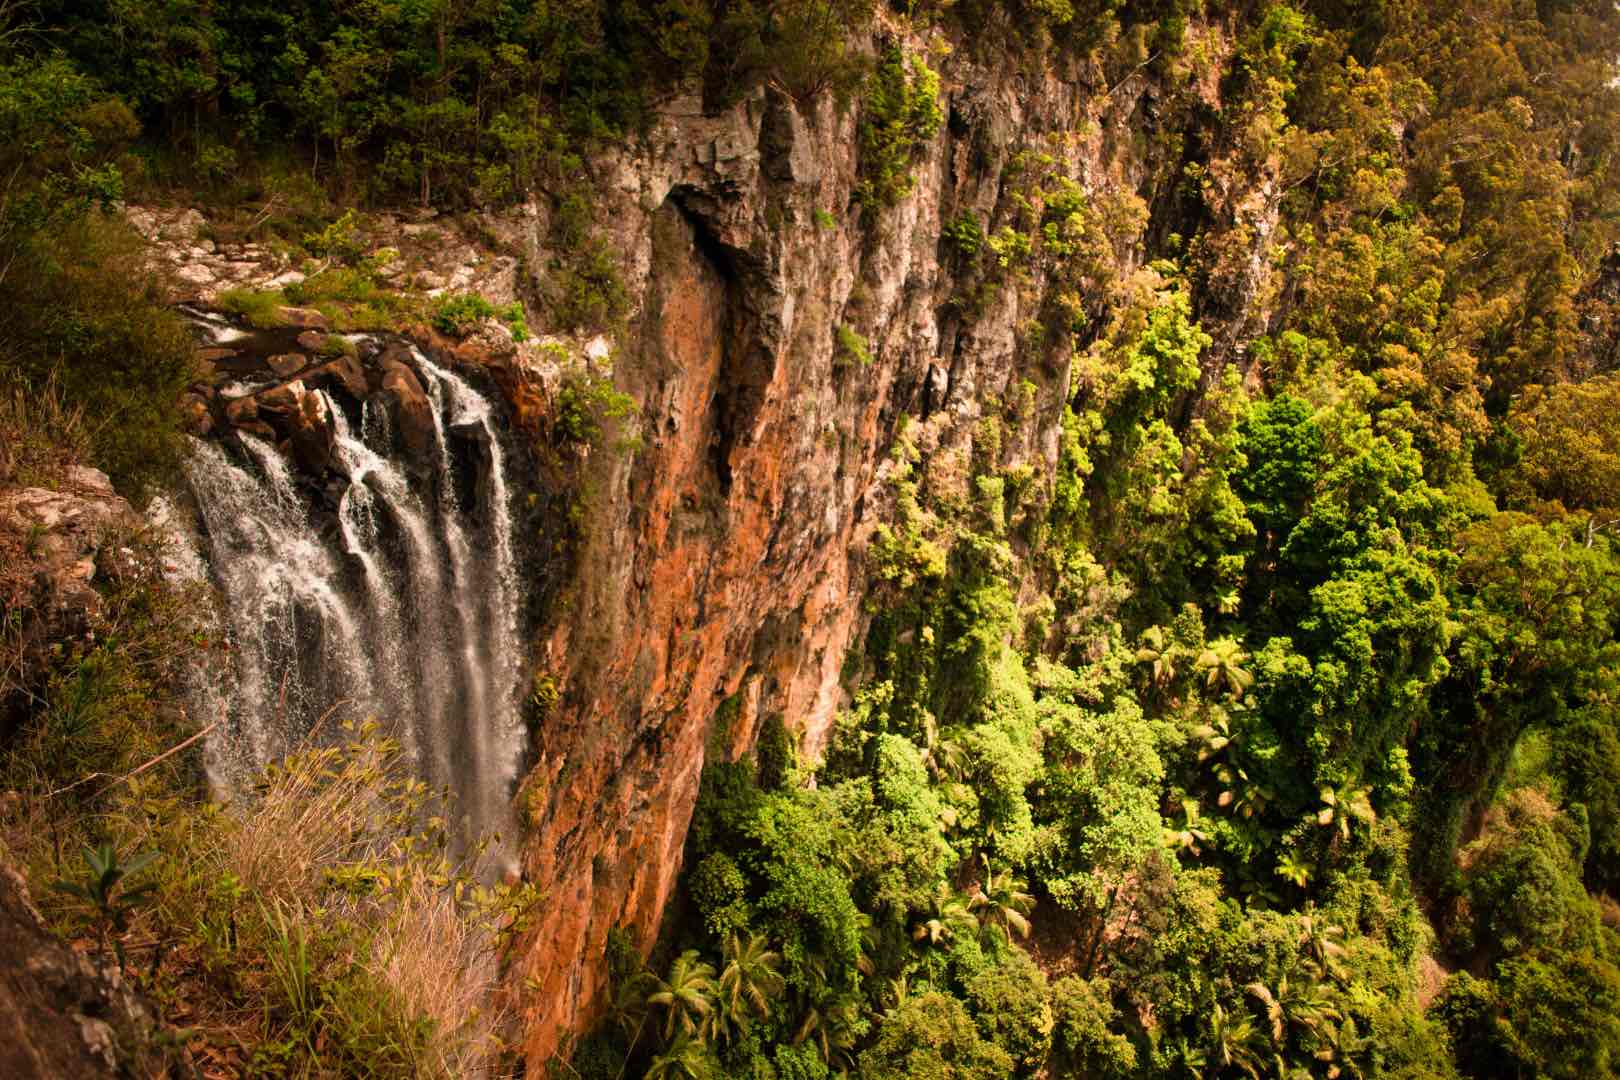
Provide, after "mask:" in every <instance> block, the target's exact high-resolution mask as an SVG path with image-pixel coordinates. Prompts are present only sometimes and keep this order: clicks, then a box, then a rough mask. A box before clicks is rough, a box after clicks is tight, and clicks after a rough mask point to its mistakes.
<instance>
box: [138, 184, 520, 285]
mask: <svg viewBox="0 0 1620 1080" xmlns="http://www.w3.org/2000/svg"><path fill="white" fill-rule="evenodd" d="M532 214H533V209H532V208H528V209H526V210H525V209H520V210H519V211H518V212H517V213H515V214H508V215H505V216H504V217H503V218H502V219H501V220H500V222H499V223H498V225H499V227H498V228H497V229H496V230H495V231H496V232H497V233H506V234H508V235H511V234H514V232H516V231H521V229H522V227H523V222H524V220H525V218H526V216H530V215H532ZM124 216H125V218H126V219H127V220H128V221H129V223H130V225H131V227H133V228H134V230H135V231H136V232H137V233H139V234H140V235H141V237H142V238H143V239H145V240H146V241H147V242H148V243H149V244H150V245H151V247H152V252H153V263H154V264H155V265H156V266H158V267H161V268H162V270H163V272H164V274H165V275H166V276H167V278H169V279H170V280H171V282H172V286H173V290H174V295H175V298H176V299H181V300H194V301H201V302H203V303H212V302H213V301H214V300H216V299H217V298H218V297H219V295H220V294H221V293H224V292H227V291H229V290H231V289H252V290H275V289H287V288H289V287H296V286H298V285H302V284H303V283H304V282H305V281H306V280H308V279H309V278H310V277H311V276H313V275H314V274H318V273H320V272H321V271H322V270H323V269H326V268H327V267H329V266H330V265H332V264H331V261H330V260H320V259H307V260H300V261H297V262H295V261H294V260H293V259H292V258H291V257H290V256H289V255H288V254H287V253H286V251H285V250H284V249H283V247H282V246H281V245H277V244H269V243H260V242H255V241H252V240H247V239H240V240H226V239H223V238H221V237H222V234H226V233H228V232H229V230H227V229H224V228H222V227H221V226H220V225H219V224H218V223H215V222H211V221H209V220H208V218H206V217H205V216H204V215H203V214H202V213H201V212H200V211H198V210H195V209H192V208H189V207H176V208H168V207H153V206H132V207H128V208H126V210H125V211H124ZM356 228H357V232H358V233H359V234H360V237H359V238H358V239H357V241H356V242H357V243H358V244H360V245H361V246H362V247H366V248H370V249H373V264H374V266H375V268H376V273H377V276H378V277H379V278H380V279H381V280H382V282H383V283H384V284H385V285H388V286H391V287H393V288H397V289H402V290H413V291H416V292H419V293H422V294H424V295H427V296H439V295H443V294H446V293H477V294H478V295H480V296H482V297H484V298H485V299H486V300H489V301H490V302H491V303H494V304H498V305H499V304H509V303H511V302H512V301H513V300H515V299H517V296H518V260H517V258H516V257H515V256H514V255H512V254H511V253H509V252H507V251H504V250H501V249H500V247H499V245H497V246H496V247H493V248H492V247H491V246H490V245H489V244H488V243H486V242H485V238H483V237H478V236H469V235H467V234H466V233H465V232H463V230H462V229H461V228H460V227H458V225H457V224H456V223H455V222H454V221H452V220H449V219H444V220H435V215H431V214H430V215H428V216H427V218H426V219H425V220H424V219H421V218H418V219H416V220H406V219H404V218H402V217H401V216H400V215H397V214H390V213H386V212H376V213H370V214H367V215H365V216H364V217H363V218H362V219H361V220H360V222H359V223H358V225H357V227H356ZM373 237H374V238H377V240H378V241H379V242H378V243H376V244H372V243H369V242H368V240H369V238H373ZM384 251H386V254H382V252H384Z"/></svg>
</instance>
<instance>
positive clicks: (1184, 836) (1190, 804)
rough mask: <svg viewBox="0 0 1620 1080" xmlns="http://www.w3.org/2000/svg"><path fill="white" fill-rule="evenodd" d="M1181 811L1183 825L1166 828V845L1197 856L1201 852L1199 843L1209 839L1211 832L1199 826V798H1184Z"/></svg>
mask: <svg viewBox="0 0 1620 1080" xmlns="http://www.w3.org/2000/svg"><path fill="white" fill-rule="evenodd" d="M1181 813H1182V818H1183V827H1182V828H1180V829H1165V830H1164V843H1165V846H1166V847H1172V848H1175V849H1176V850H1177V851H1185V852H1187V853H1188V854H1190V855H1194V856H1196V855H1198V854H1200V853H1201V849H1200V848H1199V846H1198V845H1199V844H1202V843H1205V842H1207V841H1208V840H1209V834H1208V833H1206V832H1204V830H1202V829H1200V828H1199V827H1198V800H1196V799H1182V800H1181Z"/></svg>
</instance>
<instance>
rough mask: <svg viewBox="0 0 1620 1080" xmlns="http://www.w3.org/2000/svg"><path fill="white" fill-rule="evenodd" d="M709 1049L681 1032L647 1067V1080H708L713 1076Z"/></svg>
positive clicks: (699, 1041)
mask: <svg viewBox="0 0 1620 1080" xmlns="http://www.w3.org/2000/svg"><path fill="white" fill-rule="evenodd" d="M710 1064H711V1059H710V1057H709V1048H708V1047H706V1046H704V1045H703V1042H702V1041H701V1040H700V1039H697V1038H694V1037H693V1036H692V1035H691V1034H690V1033H689V1032H685V1031H683V1032H681V1033H680V1035H679V1036H677V1037H676V1039H675V1041H674V1042H672V1043H670V1044H669V1047H668V1049H666V1050H665V1051H664V1052H663V1053H662V1054H659V1055H658V1056H657V1057H655V1058H653V1059H652V1062H651V1063H650V1064H649V1065H648V1066H647V1072H646V1073H645V1074H644V1075H645V1080H707V1078H708V1077H710V1076H712V1075H713V1070H712V1069H711V1068H710Z"/></svg>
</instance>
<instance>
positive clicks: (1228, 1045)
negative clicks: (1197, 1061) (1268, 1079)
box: [1209, 1001, 1260, 1080]
mask: <svg viewBox="0 0 1620 1080" xmlns="http://www.w3.org/2000/svg"><path fill="white" fill-rule="evenodd" d="M1209 1032H1210V1045H1211V1048H1212V1049H1213V1051H1214V1055H1213V1056H1214V1058H1215V1061H1216V1062H1217V1063H1218V1064H1219V1066H1220V1067H1221V1068H1223V1069H1240V1070H1242V1071H1243V1072H1245V1073H1247V1074H1248V1075H1249V1076H1250V1077H1251V1078H1252V1080H1260V1055H1259V1054H1258V1053H1256V1052H1255V1048H1254V1044H1255V1043H1256V1042H1257V1041H1258V1039H1259V1036H1260V1033H1259V1031H1258V1030H1256V1028H1255V1026H1254V1020H1253V1018H1251V1017H1250V1016H1249V1014H1248V1013H1247V1012H1240V1013H1239V1015H1238V1016H1236V1017H1234V1016H1232V1015H1231V1014H1230V1013H1228V1012H1227V1011H1226V1010H1225V1009H1223V1008H1221V1003H1220V1002H1218V1001H1215V1002H1211V1003H1210V1013H1209Z"/></svg>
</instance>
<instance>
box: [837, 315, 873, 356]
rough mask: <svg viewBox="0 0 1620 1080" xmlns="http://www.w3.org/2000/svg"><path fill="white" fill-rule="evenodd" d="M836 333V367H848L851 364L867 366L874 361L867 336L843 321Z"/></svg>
mask: <svg viewBox="0 0 1620 1080" xmlns="http://www.w3.org/2000/svg"><path fill="white" fill-rule="evenodd" d="M836 334H837V338H838V347H837V349H835V350H834V352H833V365H834V366H835V367H847V366H848V365H850V364H859V365H860V366H861V367H866V366H867V365H868V364H870V363H871V362H872V349H871V346H870V345H868V344H867V341H866V338H864V337H862V336H861V335H860V334H858V333H857V332H855V331H854V330H851V329H850V328H849V327H847V326H845V325H843V324H842V323H840V324H839V326H838V330H837V331H836Z"/></svg>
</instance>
